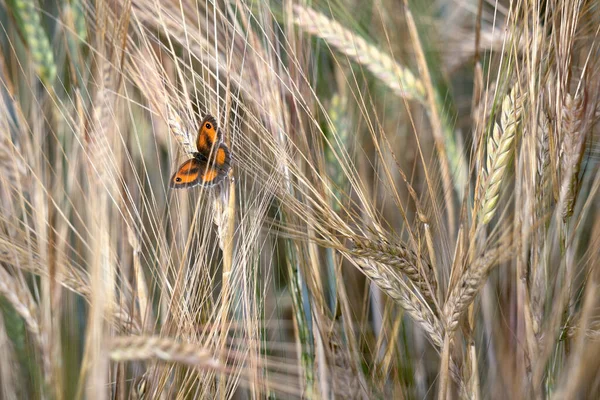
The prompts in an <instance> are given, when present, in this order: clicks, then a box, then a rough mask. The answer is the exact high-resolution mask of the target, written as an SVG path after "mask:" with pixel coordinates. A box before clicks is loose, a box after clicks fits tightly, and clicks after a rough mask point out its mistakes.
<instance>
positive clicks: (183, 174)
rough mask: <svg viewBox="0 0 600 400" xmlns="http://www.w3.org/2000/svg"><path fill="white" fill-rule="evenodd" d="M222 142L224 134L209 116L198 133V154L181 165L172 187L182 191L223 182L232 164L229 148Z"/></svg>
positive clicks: (171, 184)
mask: <svg viewBox="0 0 600 400" xmlns="http://www.w3.org/2000/svg"><path fill="white" fill-rule="evenodd" d="M221 141H222V134H221V131H220V130H219V128H218V127H217V125H216V121H215V119H214V118H213V117H212V116H210V115H207V116H206V117H205V118H204V120H203V121H202V125H200V129H199V131H198V138H197V140H196V147H197V148H198V153H195V154H194V158H192V159H189V160H187V161H186V162H184V163H183V164H181V166H180V167H179V168H178V169H177V172H176V173H175V174H174V175H173V176H172V177H171V181H170V186H171V187H172V188H174V189H182V188H189V187H193V186H196V185H202V186H213V185H216V184H218V183H219V182H221V181H222V180H223V179H224V178H225V177H226V176H227V174H228V173H229V168H230V163H231V155H230V153H229V148H228V147H227V145H226V144H225V143H221ZM214 148H216V150H213V149H214ZM209 157H210V159H209Z"/></svg>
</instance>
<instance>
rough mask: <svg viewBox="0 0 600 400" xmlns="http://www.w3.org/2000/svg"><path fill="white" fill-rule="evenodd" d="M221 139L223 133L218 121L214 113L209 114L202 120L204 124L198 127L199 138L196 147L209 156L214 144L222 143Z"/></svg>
mask: <svg viewBox="0 0 600 400" xmlns="http://www.w3.org/2000/svg"><path fill="white" fill-rule="evenodd" d="M221 140H222V135H221V131H220V130H219V128H218V127H217V121H215V119H214V118H213V117H212V115H207V116H206V117H204V119H203V120H202V124H201V125H200V128H199V129H198V138H197V139H196V148H197V149H198V152H199V153H202V154H203V155H204V156H206V157H207V158H208V157H209V156H210V153H211V150H212V149H213V146H214V145H215V144H218V143H221Z"/></svg>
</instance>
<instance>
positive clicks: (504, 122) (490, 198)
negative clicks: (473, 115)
mask: <svg viewBox="0 0 600 400" xmlns="http://www.w3.org/2000/svg"><path fill="white" fill-rule="evenodd" d="M517 100H518V99H517V98H516V90H515V88H513V89H512V90H511V92H510V94H508V95H506V97H505V98H504V100H503V101H502V116H501V118H500V123H501V125H499V124H498V123H494V126H493V130H492V135H491V136H490V137H489V138H488V143H487V159H486V168H485V173H484V177H485V180H484V185H483V190H484V194H483V201H482V204H481V214H480V216H481V221H482V223H483V224H484V225H485V224H487V223H489V222H490V221H491V219H492V218H493V217H494V215H495V214H496V210H497V208H498V199H499V198H500V187H501V185H502V180H503V178H504V174H505V172H506V169H507V167H508V165H509V161H510V159H511V156H512V154H513V150H514V148H513V142H514V139H515V135H516V133H517V127H518V124H519V120H520V116H521V106H520V105H519V104H518V103H517Z"/></svg>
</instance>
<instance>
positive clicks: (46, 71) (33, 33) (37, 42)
mask: <svg viewBox="0 0 600 400" xmlns="http://www.w3.org/2000/svg"><path fill="white" fill-rule="evenodd" d="M8 4H9V5H10V6H11V8H12V11H13V14H14V16H15V19H16V21H17V25H18V28H19V31H20V32H21V34H22V35H23V38H24V40H25V43H26V44H27V47H28V48H29V52H30V54H31V59H32V61H33V64H34V67H35V71H36V73H37V75H38V77H39V78H40V80H41V81H42V82H43V83H44V84H45V85H47V86H52V85H53V83H54V80H55V79H56V64H55V63H54V53H53V52H52V47H51V45H50V40H49V39H48V36H47V35H46V32H45V31H44V28H43V27H42V23H41V19H40V14H39V12H38V11H37V9H38V5H37V4H36V3H35V1H34V0H8Z"/></svg>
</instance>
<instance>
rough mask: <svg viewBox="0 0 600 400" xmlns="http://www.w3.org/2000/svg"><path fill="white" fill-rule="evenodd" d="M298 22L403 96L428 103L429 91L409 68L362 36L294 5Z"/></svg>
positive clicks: (307, 30)
mask: <svg viewBox="0 0 600 400" xmlns="http://www.w3.org/2000/svg"><path fill="white" fill-rule="evenodd" d="M294 22H295V23H296V25H297V26H298V27H300V28H301V29H303V30H304V31H306V32H308V33H310V34H312V35H315V36H318V37H320V38H321V39H323V40H324V41H326V42H327V44H329V45H330V46H331V47H333V48H335V49H336V50H338V51H339V52H341V53H343V54H345V55H346V56H348V57H349V58H351V59H353V60H354V61H356V62H357V63H359V64H361V65H363V66H364V67H365V68H367V69H368V70H369V71H371V73H372V74H373V75H375V76H376V77H377V78H379V79H380V80H381V82H383V83H384V84H386V85H387V86H388V87H389V88H390V89H392V90H393V91H394V93H396V94H397V95H399V96H400V97H404V98H407V99H415V100H418V101H420V102H422V103H424V104H425V88H424V87H423V83H422V82H421V81H420V80H418V79H417V78H415V76H414V74H413V73H412V72H411V71H410V70H409V69H408V68H405V67H403V66H401V65H399V64H398V63H397V62H396V61H394V60H393V59H392V58H391V57H390V56H389V55H387V54H386V53H384V52H383V51H381V50H380V49H379V48H377V47H376V46H374V45H372V44H370V43H368V42H367V41H366V40H365V39H363V38H362V37H360V36H358V35H356V34H354V33H352V32H351V31H349V30H348V29H346V28H344V27H343V26H342V25H340V24H339V23H337V22H336V21H334V20H331V19H329V18H327V17H326V16H325V15H323V14H321V13H318V12H316V11H314V10H312V9H310V8H305V7H301V6H294Z"/></svg>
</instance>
